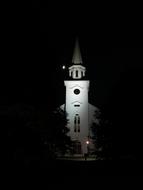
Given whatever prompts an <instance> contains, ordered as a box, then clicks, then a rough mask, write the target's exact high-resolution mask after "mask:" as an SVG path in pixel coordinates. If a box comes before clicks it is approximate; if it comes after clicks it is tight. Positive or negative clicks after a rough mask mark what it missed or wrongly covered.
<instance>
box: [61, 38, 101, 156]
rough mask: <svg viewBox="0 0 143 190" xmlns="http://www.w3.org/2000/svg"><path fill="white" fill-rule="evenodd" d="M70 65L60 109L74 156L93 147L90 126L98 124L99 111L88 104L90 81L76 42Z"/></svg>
mask: <svg viewBox="0 0 143 190" xmlns="http://www.w3.org/2000/svg"><path fill="white" fill-rule="evenodd" d="M72 64H73V65H72V66H70V67H69V68H68V70H69V71H68V72H69V78H68V80H65V81H64V85H65V87H66V92H65V93H66V96H65V97H66V98H65V104H64V105H62V106H61V108H62V109H63V110H65V111H66V113H67V120H68V124H67V127H68V128H69V133H68V135H69V136H70V137H71V140H72V141H73V142H74V154H85V153H88V152H89V151H90V150H93V147H94V145H93V143H92V130H91V125H92V123H93V122H94V123H97V124H98V123H99V120H98V119H97V118H96V114H95V113H96V112H98V111H99V109H98V108H97V107H95V106H93V105H91V104H90V103H89V96H88V93H89V90H90V81H89V80H86V68H85V67H84V65H83V61H82V57H81V52H80V47H79V43H78V40H77V41H76V44H75V48H74V52H73V58H72Z"/></svg>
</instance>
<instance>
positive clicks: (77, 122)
mask: <svg viewBox="0 0 143 190" xmlns="http://www.w3.org/2000/svg"><path fill="white" fill-rule="evenodd" d="M74 132H80V117H79V115H78V114H76V115H75V117H74Z"/></svg>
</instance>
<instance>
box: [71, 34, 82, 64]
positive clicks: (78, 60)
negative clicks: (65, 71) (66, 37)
mask: <svg viewBox="0 0 143 190" xmlns="http://www.w3.org/2000/svg"><path fill="white" fill-rule="evenodd" d="M72 63H74V64H82V57H81V52H80V47H79V42H78V38H77V39H76V42H75V48H74V52H73V58H72Z"/></svg>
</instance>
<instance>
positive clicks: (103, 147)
mask: <svg viewBox="0 0 143 190" xmlns="http://www.w3.org/2000/svg"><path fill="white" fill-rule="evenodd" d="M95 117H96V119H98V121H99V122H98V123H95V122H94V123H93V124H92V127H91V129H92V133H93V137H92V138H93V142H94V144H95V147H96V152H95V153H96V156H97V158H98V159H104V160H108V159H111V158H112V136H111V127H112V124H111V122H110V121H109V120H108V119H107V117H106V114H105V113H102V114H101V113H100V112H98V113H95Z"/></svg>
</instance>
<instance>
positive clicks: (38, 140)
mask: <svg viewBox="0 0 143 190" xmlns="http://www.w3.org/2000/svg"><path fill="white" fill-rule="evenodd" d="M42 110H43V111H40V110H39V109H37V108H35V107H34V106H29V105H22V104H21V105H20V104H18V105H13V106H10V107H9V109H8V112H7V113H6V114H5V117H3V121H4V125H5V128H6V130H7V137H6V150H7V158H8V160H9V163H11V162H12V163H13V162H22V163H23V164H26V165H28V164H30V163H31V162H33V161H34V160H39V161H42V160H48V159H55V158H56V156H57V153H59V152H60V153H62V154H65V152H66V151H67V149H68V148H69V147H70V138H69V137H68V136H67V132H68V129H67V127H66V123H67V121H66V116H65V113H64V112H63V111H62V110H60V109H59V110H57V111H56V112H48V111H47V112H46V111H44V109H42Z"/></svg>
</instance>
